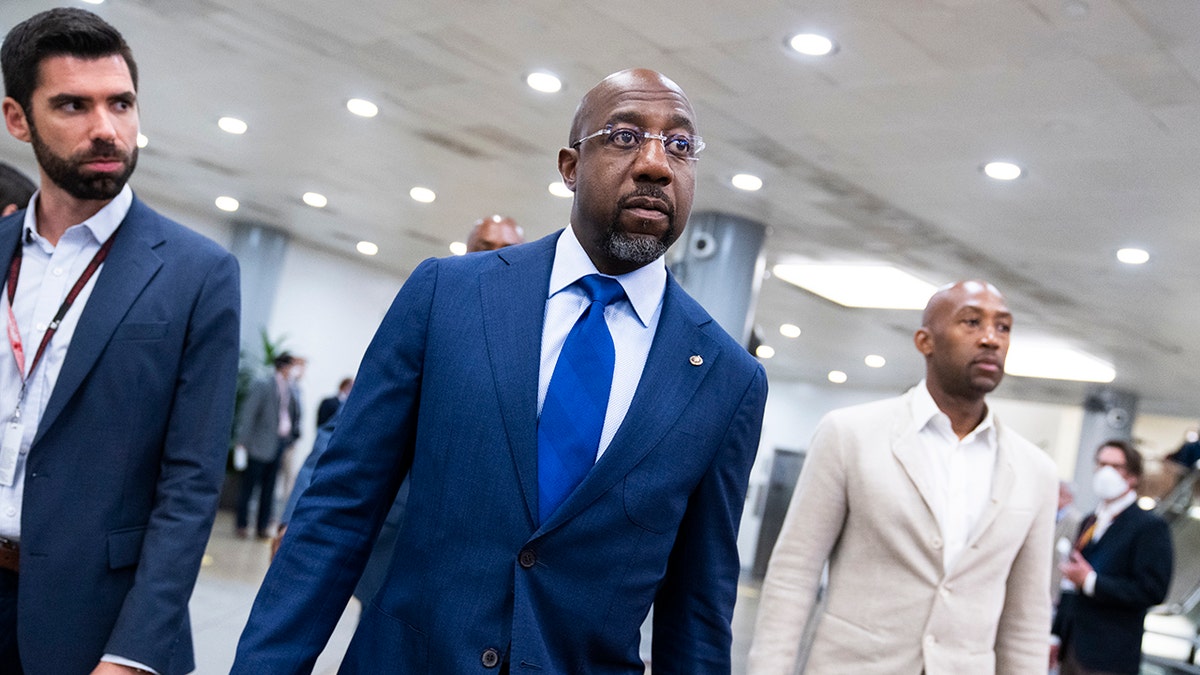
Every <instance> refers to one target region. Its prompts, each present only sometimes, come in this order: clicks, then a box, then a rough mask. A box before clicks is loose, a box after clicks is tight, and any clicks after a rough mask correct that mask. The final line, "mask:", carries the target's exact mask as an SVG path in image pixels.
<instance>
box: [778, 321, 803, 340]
mask: <svg viewBox="0 0 1200 675" xmlns="http://www.w3.org/2000/svg"><path fill="white" fill-rule="evenodd" d="M779 334H780V335H782V336H783V337H786V338H798V337H800V327H799V326H797V325H795V324H791V323H785V324H783V325H782V326H780V327H779Z"/></svg>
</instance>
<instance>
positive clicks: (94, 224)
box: [21, 183, 133, 244]
mask: <svg viewBox="0 0 1200 675" xmlns="http://www.w3.org/2000/svg"><path fill="white" fill-rule="evenodd" d="M41 194H42V191H41V190H38V191H37V192H35V193H33V197H31V198H30V199H29V207H28V208H26V209H25V224H24V227H23V228H22V235H21V236H22V237H23V241H25V242H31V241H40V240H41V239H42V237H41V235H39V234H38V233H37V231H38V230H37V200H38V198H39V197H41ZM132 205H133V189H132V188H130V187H129V184H128V183H126V184H125V187H123V188H121V192H119V193H118V194H117V196H116V197H113V199H112V201H110V202H109V203H107V204H105V205H104V208H102V209H100V210H99V211H97V212H96V213H95V214H94V215H93V216H92V217H91V218H88V219H87V220H85V221H83V222H82V223H79V224H78V225H73V226H72V227H79V226H81V225H82V226H83V227H84V228H86V229H87V230H88V231H89V232H91V233H92V236H93V237H95V238H96V241H97V242H99V243H101V244H103V243H104V242H106V241H108V238H109V237H111V236H112V234H113V232H116V231H117V226H118V225H120V224H121V221H123V220H125V216H126V215H128V214H129V207H131V206H132ZM67 229H68V230H70V229H71V228H67Z"/></svg>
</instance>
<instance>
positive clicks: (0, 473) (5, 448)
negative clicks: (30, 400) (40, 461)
mask: <svg viewBox="0 0 1200 675" xmlns="http://www.w3.org/2000/svg"><path fill="white" fill-rule="evenodd" d="M23 436H25V425H24V424H22V423H21V422H8V423H6V424H5V425H4V442H3V443H2V444H0V485H3V486H4V487H12V484H13V479H14V478H16V475H17V458H18V457H19V456H20V455H21V438H22V437H23Z"/></svg>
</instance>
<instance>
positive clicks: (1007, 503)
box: [749, 391, 1058, 675]
mask: <svg viewBox="0 0 1200 675" xmlns="http://www.w3.org/2000/svg"><path fill="white" fill-rule="evenodd" d="M911 397H912V392H911V391H910V392H909V393H908V394H905V395H904V396H901V397H898V398H893V399H888V400H885V401H878V402H875V403H868V404H865V405H860V406H855V407H852V408H844V409H842V410H835V411H834V412H832V413H830V414H829V415H827V416H826V417H825V419H824V420H822V421H821V423H820V425H819V426H818V428H817V432H816V435H815V437H814V438H813V442H812V448H811V450H810V451H809V454H808V459H807V461H806V462H805V464H804V469H803V471H802V472H801V476H800V480H799V483H798V484H797V485H796V493H795V496H794V497H793V498H792V503H791V506H790V507H789V509H788V515H787V518H786V519H785V521H784V525H783V530H782V531H781V532H780V534H779V540H778V542H777V543H776V546H775V551H774V553H773V554H772V556H771V563H770V566H769V568H768V570H767V577H766V580H765V581H764V583H763V589H762V598H761V601H760V604H759V612H758V626H757V628H756V630H755V637H754V644H753V646H752V647H751V653H750V668H749V672H750V673H751V674H752V675H762V674H766V673H771V674H775V673H786V674H790V673H792V672H793V670H794V668H795V664H796V660H797V654H798V651H799V643H800V637H801V635H802V634H803V633H804V629H805V626H806V623H807V621H808V619H809V613H810V609H811V608H812V606H813V602H814V600H815V598H816V594H817V587H818V585H819V583H820V579H821V570H822V568H823V567H824V565H825V561H826V560H828V561H829V590H828V605H827V607H826V610H825V613H824V616H823V617H821V618H820V624H819V625H818V627H817V632H816V637H815V640H814V643H813V647H812V652H811V654H810V656H809V660H808V667H807V670H806V672H807V673H809V675H814V674H824V673H839V674H840V673H855V674H856V675H896V674H897V673H912V674H913V675H916V673H920V672H922V670H924V672H925V673H927V674H928V675H962V674H964V673H970V675H987V674H989V673H1003V674H1005V675H1029V674H1030V673H1037V672H1045V670H1046V664H1047V659H1048V658H1049V654H1048V649H1049V647H1048V640H1047V632H1048V631H1049V627H1050V596H1049V593H1048V589H1049V587H1050V559H1051V542H1050V538H1051V533H1052V532H1053V529H1054V513H1055V511H1056V507H1057V495H1058V491H1057V478H1056V475H1055V469H1054V465H1053V463H1052V462H1051V461H1050V459H1049V458H1048V457H1047V456H1046V454H1045V453H1044V452H1043V451H1042V450H1040V449H1039V448H1037V447H1036V446H1034V445H1033V444H1031V443H1029V442H1028V441H1026V440H1025V439H1023V438H1021V437H1020V436H1018V435H1017V434H1016V433H1014V432H1013V431H1011V430H1010V429H1008V428H1007V427H1004V426H1002V425H1001V424H1000V422H999V420H997V421H996V429H997V434H998V436H997V438H998V446H999V448H998V452H997V456H996V470H995V476H994V478H993V481H992V498H991V500H990V501H989V503H988V505H987V507H986V508H985V510H984V512H983V515H982V516H981V517H980V519H979V522H978V523H977V524H976V526H975V530H974V531H973V532H972V534H971V536H970V538H969V539H968V543H967V547H966V549H964V550H963V552H962V554H961V556H960V558H959V560H958V561H957V563H956V564H955V565H954V567H953V568H952V569H950V570H949V572H947V571H946V570H945V569H944V566H943V563H942V534H941V529H940V527H939V525H938V521H937V518H936V517H935V515H934V513H933V511H931V510H930V508H929V506H928V503H929V494H930V489H931V488H930V479H929V469H930V467H929V464H928V462H926V461H925V459H924V456H923V455H924V451H923V448H922V446H921V445H920V442H919V440H918V438H917V435H916V431H917V430H916V428H915V427H916V425H915V424H914V422H913V417H912V405H911V401H910V399H911Z"/></svg>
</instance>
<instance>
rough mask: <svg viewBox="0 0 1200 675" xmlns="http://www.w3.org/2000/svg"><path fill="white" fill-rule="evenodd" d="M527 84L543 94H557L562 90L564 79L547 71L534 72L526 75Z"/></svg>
mask: <svg viewBox="0 0 1200 675" xmlns="http://www.w3.org/2000/svg"><path fill="white" fill-rule="evenodd" d="M525 84H527V85H529V88H530V89H532V90H534V91H540V92H542V93H543V94H556V93H558V92H559V91H561V90H562V80H560V79H558V77H556V76H555V75H552V74H550V73H547V72H545V71H536V72H532V73H530V74H528V75H526V76H525Z"/></svg>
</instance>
